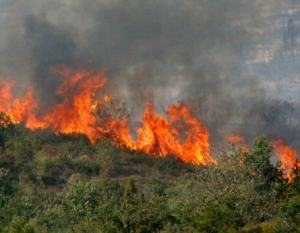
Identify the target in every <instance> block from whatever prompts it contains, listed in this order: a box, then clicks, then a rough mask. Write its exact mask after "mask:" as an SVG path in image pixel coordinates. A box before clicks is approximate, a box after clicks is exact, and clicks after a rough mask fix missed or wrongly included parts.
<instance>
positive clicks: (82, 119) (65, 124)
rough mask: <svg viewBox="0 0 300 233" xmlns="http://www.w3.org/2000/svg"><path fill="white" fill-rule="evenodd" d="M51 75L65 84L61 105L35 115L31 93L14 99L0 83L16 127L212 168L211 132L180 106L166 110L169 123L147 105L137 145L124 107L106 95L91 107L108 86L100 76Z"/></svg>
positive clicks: (0, 107) (3, 106)
mask: <svg viewBox="0 0 300 233" xmlns="http://www.w3.org/2000/svg"><path fill="white" fill-rule="evenodd" d="M51 72H52V73H54V74H56V75H59V76H61V77H62V78H64V80H63V81H62V83H61V84H60V85H59V86H58V88H57V90H56V94H57V95H58V96H60V97H61V98H62V101H61V102H60V103H57V104H56V105H54V106H53V107H52V108H50V110H49V111H48V112H45V113H40V112H39V114H38V115H37V114H36V112H38V107H39V106H38V104H37V102H36V100H35V98H34V92H33V89H32V88H29V90H28V91H27V92H26V93H25V94H24V95H23V96H21V97H19V98H14V96H13V94H12V87H13V86H14V85H15V84H16V83H15V82H13V81H9V80H7V79H4V78H0V95H1V97H2V99H3V100H4V101H2V103H0V111H1V112H5V113H6V114H7V115H8V116H9V117H10V118H11V120H12V121H13V122H14V123H20V122H22V123H24V124H25V126H26V127H28V128H30V129H32V130H35V129H38V128H42V129H44V128H51V129H53V130H54V131H55V132H57V133H66V134H71V133H80V134H85V135H87V137H88V138H89V139H90V140H91V141H92V142H96V141H97V140H100V139H109V140H111V141H112V143H114V144H116V145H118V146H120V147H126V148H129V149H132V150H137V151H143V152H145V153H147V154H149V155H160V156H166V155H168V154H170V155H174V156H176V157H178V158H180V159H181V160H182V161H184V162H192V163H195V164H203V165H206V164H209V163H213V162H216V161H215V159H214V158H213V157H212V156H211V155H210V145H209V142H208V139H209V132H208V131H207V129H206V128H204V126H203V125H202V124H201V121H200V120H199V119H197V118H195V117H194V116H193V115H192V113H191V110H190V109H189V108H188V107H187V106H185V105H184V104H181V103H179V104H176V105H170V106H169V108H168V111H167V113H166V114H167V117H163V116H161V115H158V114H157V113H156V112H155V109H154V106H153V103H152V102H151V101H149V102H148V104H147V106H146V108H145V111H144V114H143V117H142V124H143V126H142V127H139V128H137V129H136V137H137V139H136V140H133V139H132V137H131V136H132V135H131V130H130V127H129V123H128V121H127V118H126V117H124V116H125V111H124V107H123V106H122V105H117V106H114V105H113V104H114V103H113V100H112V99H111V98H110V97H109V96H108V95H105V96H104V101H103V102H101V101H96V102H93V101H94V98H95V93H96V92H97V91H98V90H99V89H100V88H102V87H103V86H104V84H105V83H106V82H107V80H108V78H107V77H106V76H105V74H104V72H101V73H98V74H93V73H92V72H89V71H85V70H81V71H77V72H75V71H73V70H71V69H69V68H67V67H62V68H60V69H57V68H51ZM93 103H94V104H93ZM106 105H109V106H110V107H111V108H113V109H109V108H107V107H106ZM109 110H112V111H111V113H109Z"/></svg>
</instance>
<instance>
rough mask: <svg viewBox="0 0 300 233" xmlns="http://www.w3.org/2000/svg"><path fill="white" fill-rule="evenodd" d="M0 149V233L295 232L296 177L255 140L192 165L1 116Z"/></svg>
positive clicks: (261, 141) (265, 145) (264, 141)
mask: <svg viewBox="0 0 300 233" xmlns="http://www.w3.org/2000/svg"><path fill="white" fill-rule="evenodd" d="M0 145H1V154H0V178H1V183H0V194H1V195H0V208H1V211H0V230H1V232H250V231H251V232H252V231H254V230H255V231H256V232H278V231H281V232H296V231H299V225H298V220H299V217H300V216H299V213H298V206H299V205H300V198H299V193H300V190H299V182H300V181H299V180H300V179H299V178H300V175H299V171H300V170H299V168H298V167H295V168H294V170H293V173H292V177H293V180H292V182H290V181H289V180H287V179H285V178H283V176H282V171H281V170H280V169H279V167H280V164H278V165H272V164H271V162H270V157H271V155H272V153H273V151H272V147H271V146H270V144H269V143H268V141H267V139H266V138H265V137H260V138H257V139H255V140H254V144H253V146H252V148H251V149H249V150H245V149H243V148H238V147H235V146H232V145H229V147H228V148H226V149H224V150H221V151H220V152H219V153H218V155H216V158H218V163H217V164H211V165H208V166H196V165H192V164H186V163H183V162H181V161H179V160H177V159H175V157H173V156H166V157H156V156H148V155H146V154H143V153H138V152H134V151H129V150H121V149H118V148H116V147H114V146H112V145H111V144H110V143H109V142H107V141H100V142H99V143H97V144H96V145H92V144H91V143H90V142H89V140H88V139H87V138H86V137H85V136H82V135H62V134H61V135H56V134H54V133H53V132H51V131H47V130H40V131H36V132H32V131H30V130H28V129H26V128H25V127H23V126H22V125H15V124H12V123H11V122H10V121H9V119H7V118H6V117H5V116H4V115H2V116H1V124H0Z"/></svg>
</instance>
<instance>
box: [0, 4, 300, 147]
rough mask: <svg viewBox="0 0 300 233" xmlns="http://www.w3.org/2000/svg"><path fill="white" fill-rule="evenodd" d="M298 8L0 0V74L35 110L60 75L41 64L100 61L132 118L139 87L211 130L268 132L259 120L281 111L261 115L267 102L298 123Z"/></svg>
mask: <svg viewBox="0 0 300 233" xmlns="http://www.w3.org/2000/svg"><path fill="white" fill-rule="evenodd" d="M297 7H298V4H296V3H294V4H293V3H292V2H291V1H288V0H286V1H277V0H272V1H271V0H264V1H262V0H254V1H253V0H252V1H250V0H243V1H236V0H218V1H217V0H211V1H206V0H200V1H199V0H184V1H183V0H180V1H179V0H176V1H162V0H154V1H142V0H127V1H121V0H110V1H108V0H96V1H95V0H85V1H83V0H73V1H68V0H53V1H50V0H27V1H18V0H15V1H12V0H2V1H1V3H0V76H4V77H7V78H10V79H13V80H17V81H19V82H20V83H21V84H22V85H21V86H20V87H19V88H18V90H16V92H22V90H23V89H24V88H26V87H27V86H33V87H34V92H35V95H36V97H37V99H38V101H39V102H40V103H42V106H43V108H44V109H41V111H43V110H45V109H47V108H49V107H51V105H53V104H54V103H56V102H59V101H60V98H59V97H58V96H57V95H56V94H55V89H56V88H57V86H58V85H59V83H60V82H61V79H60V78H59V77H57V76H56V75H54V74H53V73H51V72H50V70H49V69H50V68H51V67H54V66H61V65H66V66H69V67H72V68H74V69H87V70H95V71H99V70H102V69H107V72H106V73H107V75H108V77H109V78H110V81H109V83H108V85H106V87H105V88H104V89H103V93H109V94H110V95H111V96H113V97H114V98H119V99H121V100H122V101H123V102H127V106H128V108H129V111H130V113H131V116H132V120H138V119H139V118H140V115H141V113H142V111H143V109H144V106H145V102H146V99H147V95H146V94H145V92H148V93H150V95H151V96H152V98H153V100H154V103H155V106H156V108H157V109H158V110H159V111H160V112H163V111H164V110H165V109H166V107H167V105H168V104H171V103H175V102H177V101H182V102H185V103H187V104H188V105H190V106H191V107H192V108H193V110H194V112H195V113H196V114H197V116H199V117H200V118H201V119H202V120H203V121H205V122H207V125H208V127H209V128H210V130H212V131H213V132H223V131H224V132H230V131H232V132H238V133H244V134H245V135H247V134H248V133H249V135H251V136H252V135H255V134H258V133H262V132H264V130H269V131H270V129H269V128H273V126H272V125H266V124H265V122H269V121H270V119H273V120H274V124H278V122H279V120H280V119H281V118H280V119H279V118H278V117H277V118H276V117H275V118H276V119H274V118H272V117H271V116H270V114H271V113H272V112H270V111H271V110H270V107H269V106H270V105H275V107H276V106H277V107H278V108H279V109H277V112H276V111H275V113H273V114H275V115H276V116H278V115H281V114H283V115H284V116H286V117H289V121H288V122H283V121H282V120H281V121H280V123H282V124H283V126H288V127H294V126H295V125H297V128H299V126H298V122H297V120H295V119H294V117H295V115H297V114H296V113H297V111H299V110H298V105H299V103H298V101H299V94H298V93H299V85H298V77H299V75H298V72H299V68H300V67H299V64H298V63H299V56H298V52H299V49H298V47H299V45H298V41H297V40H298V35H299V33H298V31H299V25H298V24H297V20H298V18H297V17H298V14H297V12H298V11H297ZM291 9H293V10H294V11H291ZM103 93H100V94H99V95H101V94H103ZM277 100H279V101H282V102H280V103H278V102H276V101H277ZM283 101H288V102H289V103H292V104H293V107H294V110H293V111H289V110H286V109H289V108H288V107H287V106H286V105H285V106H284V105H283V104H282V103H283ZM276 104H277V105H276ZM286 111H289V112H286ZM260 122H262V123H260ZM254 123H256V127H253V125H254ZM261 124H264V126H263V127H261ZM249 125H250V126H249ZM268 127H269V128H268ZM282 130H284V128H280V127H279V128H278V130H273V131H270V135H271V136H272V137H274V138H275V137H276V136H278V137H281V136H282ZM289 130H290V129H287V130H286V133H285V134H291V135H292V134H293V133H296V132H291V131H289ZM297 132H298V131H297ZM286 138H287V139H288V140H290V141H291V143H292V144H294V145H295V146H298V144H297V142H294V141H293V140H292V139H291V138H290V136H286Z"/></svg>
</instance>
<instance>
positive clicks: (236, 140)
mask: <svg viewBox="0 0 300 233" xmlns="http://www.w3.org/2000/svg"><path fill="white" fill-rule="evenodd" d="M226 139H227V141H228V142H229V143H232V144H236V143H245V139H244V138H243V137H242V136H240V135H233V134H229V135H226Z"/></svg>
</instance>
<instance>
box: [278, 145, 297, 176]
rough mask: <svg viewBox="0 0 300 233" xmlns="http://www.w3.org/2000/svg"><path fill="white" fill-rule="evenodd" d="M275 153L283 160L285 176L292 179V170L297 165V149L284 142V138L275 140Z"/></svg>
mask: <svg viewBox="0 0 300 233" xmlns="http://www.w3.org/2000/svg"><path fill="white" fill-rule="evenodd" d="M273 147H274V153H275V155H276V156H277V157H278V158H279V159H280V161H281V164H282V165H281V168H282V169H283V170H284V176H283V177H284V178H286V179H288V180H289V182H291V181H292V177H291V172H292V169H293V167H294V166H295V165H296V151H295V150H293V149H292V148H290V147H288V146H287V145H285V144H284V142H283V140H281V139H278V140H276V141H273Z"/></svg>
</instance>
